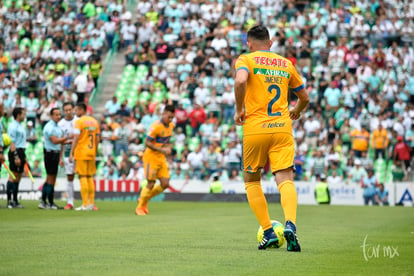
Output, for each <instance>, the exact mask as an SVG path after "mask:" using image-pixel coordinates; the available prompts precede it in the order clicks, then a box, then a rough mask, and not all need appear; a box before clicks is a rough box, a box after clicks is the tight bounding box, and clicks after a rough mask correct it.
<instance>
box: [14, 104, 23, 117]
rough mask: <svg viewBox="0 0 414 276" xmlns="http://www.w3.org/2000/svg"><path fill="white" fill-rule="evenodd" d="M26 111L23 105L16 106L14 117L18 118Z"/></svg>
mask: <svg viewBox="0 0 414 276" xmlns="http://www.w3.org/2000/svg"><path fill="white" fill-rule="evenodd" d="M23 111H24V108H23V107H16V108H15V109H13V113H12V114H13V118H14V119H16V118H17V116H19V115H20V114H22V113H23Z"/></svg>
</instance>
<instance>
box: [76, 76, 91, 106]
mask: <svg viewBox="0 0 414 276" xmlns="http://www.w3.org/2000/svg"><path fill="white" fill-rule="evenodd" d="M73 84H74V90H75V92H76V95H77V96H78V100H77V103H81V102H83V100H84V99H85V94H86V91H87V86H88V77H87V76H86V75H85V74H83V73H82V72H81V71H80V70H78V75H77V76H76V78H75V80H74V82H73Z"/></svg>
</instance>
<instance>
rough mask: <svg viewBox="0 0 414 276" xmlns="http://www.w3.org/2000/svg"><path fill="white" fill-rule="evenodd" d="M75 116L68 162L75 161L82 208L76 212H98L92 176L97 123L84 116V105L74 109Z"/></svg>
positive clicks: (94, 166) (96, 145) (97, 131)
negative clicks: (76, 117)
mask: <svg viewBox="0 0 414 276" xmlns="http://www.w3.org/2000/svg"><path fill="white" fill-rule="evenodd" d="M75 112H76V116H78V118H79V119H77V120H76V121H75V128H74V131H73V134H74V136H73V141H72V150H71V152H70V156H69V161H70V162H72V161H73V159H75V172H76V173H77V174H78V175H79V181H80V192H81V196H82V206H80V207H78V208H76V209H75V210H77V211H89V210H98V208H96V206H95V185H94V183H93V176H94V174H95V173H96V164H95V162H96V153H97V150H98V143H99V135H100V130H99V123H98V121H96V120H95V118H93V117H91V116H87V115H86V105H85V104H84V103H79V104H77V105H76V108H75Z"/></svg>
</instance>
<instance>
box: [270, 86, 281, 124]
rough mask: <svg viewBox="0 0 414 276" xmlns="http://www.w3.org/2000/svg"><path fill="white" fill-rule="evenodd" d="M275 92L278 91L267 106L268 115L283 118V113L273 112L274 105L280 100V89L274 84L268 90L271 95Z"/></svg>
mask: <svg viewBox="0 0 414 276" xmlns="http://www.w3.org/2000/svg"><path fill="white" fill-rule="evenodd" d="M273 90H276V95H275V96H274V97H273V99H272V100H271V101H270V102H269V104H268V105H267V115H269V116H271V117H276V116H281V115H282V113H281V112H273V111H272V110H273V105H274V104H275V103H276V102H277V101H278V100H279V98H280V87H279V86H277V85H276V84H272V85H271V86H269V88H268V89H267V91H268V92H269V93H272V92H273Z"/></svg>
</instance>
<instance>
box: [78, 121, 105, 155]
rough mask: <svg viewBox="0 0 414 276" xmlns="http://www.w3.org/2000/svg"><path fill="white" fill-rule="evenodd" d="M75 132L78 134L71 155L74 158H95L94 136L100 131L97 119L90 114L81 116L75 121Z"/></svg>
mask: <svg viewBox="0 0 414 276" xmlns="http://www.w3.org/2000/svg"><path fill="white" fill-rule="evenodd" d="M74 133H75V134H79V140H78V144H77V145H76V148H75V152H74V154H73V157H74V159H75V160H95V159H96V142H97V140H96V136H97V135H98V134H99V133H100V130H99V124H98V121H96V120H95V118H93V117H91V116H82V117H80V118H79V119H78V120H76V121H75V129H74Z"/></svg>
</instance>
